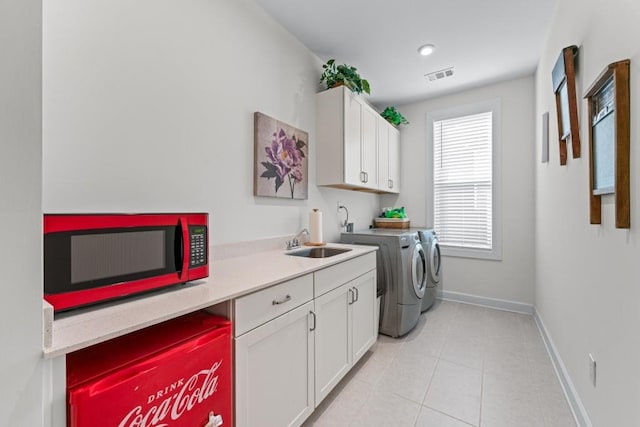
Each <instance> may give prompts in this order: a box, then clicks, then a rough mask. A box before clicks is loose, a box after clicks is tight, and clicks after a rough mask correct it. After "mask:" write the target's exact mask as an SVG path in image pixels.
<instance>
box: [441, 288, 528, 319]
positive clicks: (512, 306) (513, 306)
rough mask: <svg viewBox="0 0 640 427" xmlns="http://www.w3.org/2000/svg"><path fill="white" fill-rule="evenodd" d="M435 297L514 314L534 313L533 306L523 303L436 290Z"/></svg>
mask: <svg viewBox="0 0 640 427" xmlns="http://www.w3.org/2000/svg"><path fill="white" fill-rule="evenodd" d="M436 297H437V298H440V299H443V300H448V301H455V302H462V303H465V304H473V305H480V306H483V307H489V308H495V309H498V310H505V311H513V312H516V313H523V314H533V312H534V307H533V304H526V303H523V302H518V301H509V300H504V299H498V298H489V297H481V296H478V295H471V294H464V293H462V292H451V291H440V289H438V293H437V295H436Z"/></svg>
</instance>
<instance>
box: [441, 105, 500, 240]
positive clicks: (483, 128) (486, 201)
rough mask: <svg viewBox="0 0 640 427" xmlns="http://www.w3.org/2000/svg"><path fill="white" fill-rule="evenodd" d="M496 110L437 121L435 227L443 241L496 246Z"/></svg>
mask: <svg viewBox="0 0 640 427" xmlns="http://www.w3.org/2000/svg"><path fill="white" fill-rule="evenodd" d="M492 114H493V113H492V111H487V112H483V113H479V114H472V115H465V116H459V117H453V118H448V119H444V120H434V121H433V143H434V147H433V150H434V152H433V162H434V164H433V171H434V172H433V178H434V186H433V187H434V188H433V190H434V203H433V205H434V206H433V213H434V228H435V230H436V231H437V233H438V239H439V241H440V243H441V244H442V245H446V246H453V247H460V248H469V249H481V250H482V249H488V250H491V249H492V245H493V232H492V231H493V230H492V224H493V218H492V212H493V206H492V203H493V201H492V193H493V188H492V186H493V182H492V139H493V132H492V122H493V120H492V118H493V117H492Z"/></svg>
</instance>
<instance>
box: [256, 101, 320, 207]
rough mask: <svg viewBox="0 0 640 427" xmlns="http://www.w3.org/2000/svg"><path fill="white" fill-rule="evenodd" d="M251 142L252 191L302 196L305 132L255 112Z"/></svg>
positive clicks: (305, 194) (305, 169) (304, 193)
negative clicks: (252, 161)
mask: <svg viewBox="0 0 640 427" xmlns="http://www.w3.org/2000/svg"><path fill="white" fill-rule="evenodd" d="M254 144H255V152H254V159H255V164H254V170H253V177H254V178H253V194H254V195H255V196H266V197H279V198H285V199H306V198H307V197H308V184H309V179H308V175H309V174H308V167H307V163H308V162H307V154H308V147H309V134H308V133H307V132H304V131H302V130H300V129H297V128H295V127H293V126H291V125H288V124H286V123H283V122H281V121H278V120H276V119H274V118H271V117H269V116H267V115H264V114H262V113H258V112H256V113H255V114H254Z"/></svg>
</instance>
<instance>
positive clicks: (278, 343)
mask: <svg viewBox="0 0 640 427" xmlns="http://www.w3.org/2000/svg"><path fill="white" fill-rule="evenodd" d="M312 312H313V301H310V302H308V303H306V304H304V305H302V306H300V307H298V308H296V309H295V310H292V311H290V312H288V313H286V314H283V315H281V316H279V317H277V318H275V319H273V320H271V321H270V322H267V323H265V324H264V325H262V326H259V327H257V328H256V329H254V330H252V331H250V332H247V333H246V334H244V335H242V336H240V337H238V338H236V354H235V361H236V368H235V369H236V424H235V425H236V426H237V427H254V426H260V427H284V426H299V425H301V424H302V423H303V422H304V420H305V419H306V418H307V417H308V416H309V415H310V414H311V413H312V412H313V410H314V386H313V383H314V372H313V369H314V356H315V352H314V339H313V338H314V336H313V334H314V333H313V331H312V329H313V326H314V323H315V322H314V318H313V314H312Z"/></svg>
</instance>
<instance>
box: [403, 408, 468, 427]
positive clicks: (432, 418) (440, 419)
mask: <svg viewBox="0 0 640 427" xmlns="http://www.w3.org/2000/svg"><path fill="white" fill-rule="evenodd" d="M470 425H471V424H467V423H465V422H462V421H460V420H457V419H455V418H451V417H450V416H448V415H445V414H443V413H442V412H438V411H434V410H433V409H431V408H427V407H426V406H423V407H422V409H421V410H420V415H418V421H416V426H415V427H469V426H470Z"/></svg>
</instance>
